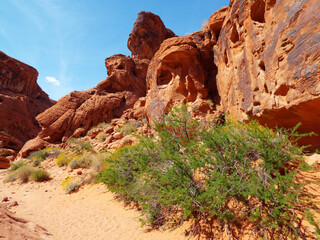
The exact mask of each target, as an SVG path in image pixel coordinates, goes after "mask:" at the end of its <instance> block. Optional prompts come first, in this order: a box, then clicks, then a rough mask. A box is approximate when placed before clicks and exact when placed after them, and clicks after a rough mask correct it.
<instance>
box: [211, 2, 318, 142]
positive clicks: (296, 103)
mask: <svg viewBox="0 0 320 240" xmlns="http://www.w3.org/2000/svg"><path fill="white" fill-rule="evenodd" d="M319 8H320V2H319V1H317V0H306V1H298V2H297V1H285V0H278V1H264V0H256V1H243V0H234V1H231V2H230V6H229V8H228V9H229V10H228V11H227V14H226V17H225V20H224V22H223V25H222V28H221V30H220V31H218V30H215V29H216V28H215V27H211V28H212V29H213V30H214V31H216V32H219V34H218V36H219V38H218V41H217V44H216V45H215V47H214V56H215V64H216V65H217V67H218V74H217V86H218V90H219V95H220V96H221V103H222V105H223V107H224V110H225V111H226V112H228V113H231V114H232V115H234V116H236V117H237V118H239V119H245V118H246V117H247V115H249V116H250V117H251V118H254V119H257V120H259V121H260V122H261V123H262V124H267V125H268V126H270V127H276V126H278V127H286V128H292V127H294V126H295V125H296V124H297V123H299V122H301V123H302V126H301V127H300V128H299V129H300V132H310V131H314V132H316V133H317V134H318V136H316V137H312V138H305V139H304V141H303V142H301V143H303V144H312V145H313V148H320V128H317V127H315V126H316V125H317V123H319V122H320V70H319V69H320V55H319V52H320V41H319V34H318V32H319V31H318V30H319V29H320V16H319V13H318V9H319ZM225 11H226V9H225V10H223V11H222V12H225ZM223 15H225V13H223ZM210 19H211V18H210ZM214 19H216V18H214V17H213V19H211V20H212V21H213V22H214ZM221 19H222V18H221ZM220 23H221V21H219V24H218V25H219V26H220V25H221V24H220ZM209 26H214V24H213V23H210V24H209ZM218 29H219V27H218Z"/></svg>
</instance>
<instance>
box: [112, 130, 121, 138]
mask: <svg viewBox="0 0 320 240" xmlns="http://www.w3.org/2000/svg"><path fill="white" fill-rule="evenodd" d="M113 137H114V138H115V139H121V138H122V137H123V134H122V132H116V133H115V134H113Z"/></svg>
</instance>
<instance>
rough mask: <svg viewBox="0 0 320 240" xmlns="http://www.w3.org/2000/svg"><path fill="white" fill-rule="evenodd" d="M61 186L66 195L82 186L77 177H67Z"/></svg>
mask: <svg viewBox="0 0 320 240" xmlns="http://www.w3.org/2000/svg"><path fill="white" fill-rule="evenodd" d="M61 186H62V189H63V190H64V191H65V193H67V194H70V193H71V192H74V191H76V190H77V189H78V188H79V187H80V186H81V181H80V179H78V178H76V177H67V178H65V179H64V180H63V181H62V183H61Z"/></svg>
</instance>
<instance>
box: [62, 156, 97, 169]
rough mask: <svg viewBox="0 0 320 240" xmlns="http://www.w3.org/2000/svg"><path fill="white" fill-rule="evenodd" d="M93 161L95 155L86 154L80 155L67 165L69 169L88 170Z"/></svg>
mask: <svg viewBox="0 0 320 240" xmlns="http://www.w3.org/2000/svg"><path fill="white" fill-rule="evenodd" d="M94 159H95V155H94V154H93V153H89V152H86V153H84V154H82V155H78V156H75V157H74V158H73V159H72V160H71V161H70V163H69V165H68V166H69V167H70V168H71V169H76V168H88V167H90V166H91V164H92V162H93V161H94Z"/></svg>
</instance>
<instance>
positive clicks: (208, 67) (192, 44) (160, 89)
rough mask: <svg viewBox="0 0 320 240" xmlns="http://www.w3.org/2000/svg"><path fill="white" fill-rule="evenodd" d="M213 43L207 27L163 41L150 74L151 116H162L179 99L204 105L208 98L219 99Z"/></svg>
mask: <svg viewBox="0 0 320 240" xmlns="http://www.w3.org/2000/svg"><path fill="white" fill-rule="evenodd" d="M214 43H215V38H213V37H212V35H211V33H210V31H209V30H208V29H204V30H201V31H199V32H195V33H193V34H190V35H187V36H184V37H174V38H170V39H167V40H165V41H164V42H163V43H162V45H161V47H160V49H159V51H158V52H157V53H156V54H155V56H154V57H153V59H152V61H151V62H150V65H149V68H148V73H147V88H148V94H147V98H146V115H147V117H148V119H155V118H158V117H160V116H161V115H162V114H163V113H164V112H166V111H167V110H168V109H170V108H171V107H172V106H173V105H175V103H179V102H185V101H188V102H199V104H202V105H203V104H206V101H205V100H206V99H211V100H213V101H215V102H219V95H218V93H217V91H216V84H215V80H216V79H215V78H216V73H217V68H216V66H215V64H214V62H213V51H212V48H213V45H214ZM206 105H208V104H206ZM205 109H207V110H208V107H207V108H205Z"/></svg>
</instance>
